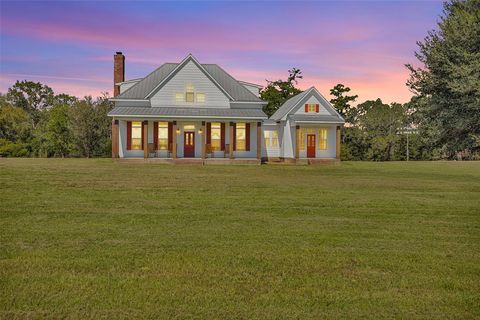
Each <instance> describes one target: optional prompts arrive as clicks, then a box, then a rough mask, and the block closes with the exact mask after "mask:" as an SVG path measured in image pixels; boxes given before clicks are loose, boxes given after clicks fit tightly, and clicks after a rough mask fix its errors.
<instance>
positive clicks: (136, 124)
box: [132, 121, 142, 150]
mask: <svg viewBox="0 0 480 320" xmlns="http://www.w3.org/2000/svg"><path fill="white" fill-rule="evenodd" d="M132 150H142V122H141V121H133V122H132Z"/></svg>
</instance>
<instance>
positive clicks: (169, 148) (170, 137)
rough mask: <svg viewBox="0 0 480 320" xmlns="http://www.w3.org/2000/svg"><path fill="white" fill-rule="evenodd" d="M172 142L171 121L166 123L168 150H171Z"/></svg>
mask: <svg viewBox="0 0 480 320" xmlns="http://www.w3.org/2000/svg"><path fill="white" fill-rule="evenodd" d="M172 144H173V123H172V122H169V123H168V150H169V151H172Z"/></svg>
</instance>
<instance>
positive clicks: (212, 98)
mask: <svg viewBox="0 0 480 320" xmlns="http://www.w3.org/2000/svg"><path fill="white" fill-rule="evenodd" d="M187 84H192V85H193V87H194V90H195V93H197V92H199V93H204V94H205V103H197V102H194V103H187V102H181V103H178V102H176V101H175V94H176V93H177V92H182V93H184V92H185V89H186V86H187ZM151 105H152V107H162V106H170V107H171V106H182V107H195V106H198V107H202V108H209V107H214V108H229V107H230V101H229V99H228V97H227V96H226V95H225V94H224V93H223V92H222V91H221V90H220V89H219V88H218V87H217V86H216V85H215V84H214V83H213V82H212V81H211V80H210V79H209V78H208V77H207V76H206V75H205V74H204V73H203V72H202V71H201V70H200V69H199V68H198V67H197V66H196V65H195V63H193V62H192V61H189V62H188V63H187V64H186V65H185V66H184V67H183V68H182V69H181V70H179V71H178V73H177V74H175V76H174V77H173V78H172V79H170V81H168V82H167V83H166V84H165V85H164V86H163V87H162V88H161V89H160V90H159V91H158V92H157V93H155V95H154V96H153V97H152V98H151Z"/></svg>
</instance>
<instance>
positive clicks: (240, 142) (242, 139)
mask: <svg viewBox="0 0 480 320" xmlns="http://www.w3.org/2000/svg"><path fill="white" fill-rule="evenodd" d="M236 143H237V148H236V149H237V151H245V150H246V125H245V123H237V135H236Z"/></svg>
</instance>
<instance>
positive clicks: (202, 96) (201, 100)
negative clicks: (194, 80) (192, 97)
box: [197, 93, 205, 103]
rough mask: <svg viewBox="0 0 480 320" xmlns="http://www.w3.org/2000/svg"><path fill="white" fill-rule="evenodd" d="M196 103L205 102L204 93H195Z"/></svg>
mask: <svg viewBox="0 0 480 320" xmlns="http://www.w3.org/2000/svg"><path fill="white" fill-rule="evenodd" d="M197 102H199V103H204V102H205V93H197Z"/></svg>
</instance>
